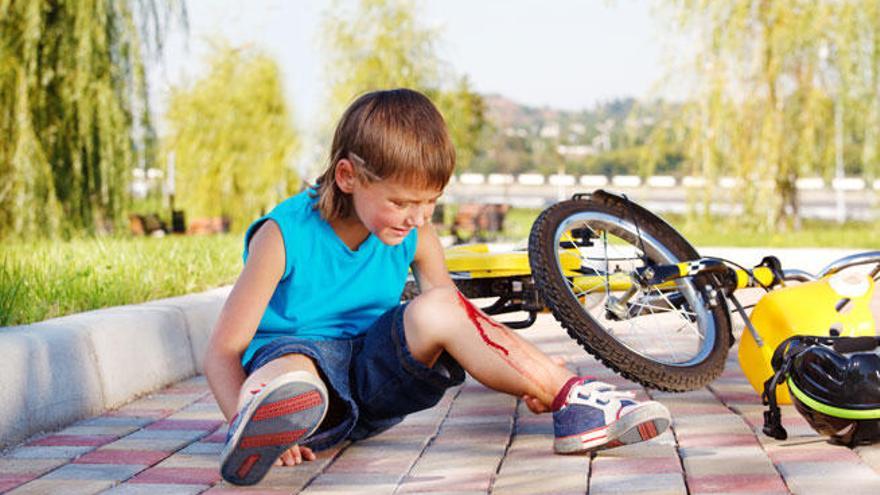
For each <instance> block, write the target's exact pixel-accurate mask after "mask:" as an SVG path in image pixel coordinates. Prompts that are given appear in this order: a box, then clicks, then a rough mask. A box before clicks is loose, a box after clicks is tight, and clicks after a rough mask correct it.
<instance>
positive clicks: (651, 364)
mask: <svg viewBox="0 0 880 495" xmlns="http://www.w3.org/2000/svg"><path fill="white" fill-rule="evenodd" d="M572 258H574V260H572ZM698 258H699V255H698V254H697V251H696V250H695V249H694V248H693V247H692V246H691V245H690V244H689V243H688V242H687V241H686V240H685V239H684V238H683V237H682V236H681V235H680V234H679V233H678V232H677V231H676V230H675V229H674V228H672V227H671V226H669V225H668V224H667V223H666V222H664V221H663V220H661V219H660V218H658V217H656V216H655V215H653V214H651V213H650V212H648V211H647V210H645V209H643V208H641V207H639V206H638V205H635V204H634V203H632V202H630V201H629V200H627V199H625V198H622V197H619V196H616V195H612V194H610V193H606V192H604V191H597V192H595V193H593V194H592V195H590V197H589V199H580V198H576V199H573V200H568V201H563V202H561V203H558V204H556V205H554V206H552V207H550V208H548V209H547V210H545V211H544V212H543V213H541V215H540V216H539V217H538V219H537V220H536V221H535V223H534V225H533V226H532V231H531V234H530V236H529V263H530V265H531V268H532V276H533V277H534V279H535V283H536V285H537V287H538V291H539V293H540V294H541V296H542V297H543V299H544V302H545V303H546V305H547V307H548V308H550V310H551V312H552V313H553V315H554V316H555V317H556V319H557V320H559V322H560V323H561V324H562V326H563V327H564V328H565V329H566V330H567V331H568V333H569V335H570V336H571V337H572V338H574V339H575V340H576V341H577V342H578V343H580V344H581V346H583V347H584V348H585V349H586V350H587V351H588V352H590V353H591V354H593V355H594V356H596V357H597V358H599V359H600V360H601V361H602V362H603V363H604V364H605V365H607V366H609V367H610V368H612V369H613V370H615V371H617V372H618V373H620V374H621V375H623V376H624V377H626V378H629V379H631V380H634V381H636V382H639V383H641V384H643V385H646V386H649V387H653V388H657V389H660V390H666V391H679V392H682V391H687V390H694V389H697V388H700V387H702V386H704V385H706V384H707V383H709V382H711V381H712V380H714V379H715V378H717V377H718V376H719V375H720V374H721V372H722V371H723V369H724V362H725V359H726V357H727V352H728V349H729V347H730V343H731V339H732V335H731V332H730V315H729V313H728V312H727V306H726V303H725V302H724V299H723V298H715V300H714V301H708V300H707V296H706V295H705V294H704V290H701V289H703V288H705V287H706V285H707V284H708V285H710V288H711V280H710V279H709V278H707V277H706V276H700V277H695V278H684V279H680V280H678V281H676V282H675V283H674V284H670V285H668V286H665V287H663V288H658V287H648V288H641V287H639V286H638V285H637V284H636V285H634V284H633V283H631V278H630V275H629V274H630V273H632V272H633V270H635V269H636V268H639V267H643V266H652V265H657V264H669V263H677V262H680V261H687V260H694V259H698ZM573 261H574V262H573ZM636 289H637V290H636ZM627 290H631V291H634V293H633V292H631V293H627Z"/></svg>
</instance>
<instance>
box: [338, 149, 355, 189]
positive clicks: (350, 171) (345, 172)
mask: <svg viewBox="0 0 880 495" xmlns="http://www.w3.org/2000/svg"><path fill="white" fill-rule="evenodd" d="M334 178H335V179H336V185H337V186H339V189H340V190H341V191H342V192H344V193H348V194H351V192H352V191H353V190H354V183H355V181H356V180H357V173H356V172H355V170H354V164H352V163H351V162H350V161H349V160H348V159H346V158H343V159H341V160H339V162H337V163H336V176H335V177H334Z"/></svg>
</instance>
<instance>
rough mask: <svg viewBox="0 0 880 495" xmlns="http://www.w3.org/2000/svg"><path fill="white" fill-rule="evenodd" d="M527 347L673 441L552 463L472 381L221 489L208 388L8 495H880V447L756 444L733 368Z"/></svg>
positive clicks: (6, 474) (542, 323)
mask: <svg viewBox="0 0 880 495" xmlns="http://www.w3.org/2000/svg"><path fill="white" fill-rule="evenodd" d="M523 335H525V336H527V337H528V338H530V339H532V340H533V341H535V342H536V343H537V344H538V345H539V346H540V347H541V348H543V349H544V350H545V351H547V352H548V353H550V354H553V355H556V356H561V357H563V358H564V359H565V360H566V362H567V363H568V365H569V366H570V367H571V368H572V369H576V370H577V371H578V372H580V373H582V374H589V375H593V376H597V377H599V378H600V379H603V380H605V381H608V382H612V383H614V384H616V385H618V386H619V387H621V388H623V389H626V390H632V391H634V392H636V394H637V396H638V397H640V398H647V397H652V398H654V399H656V400H659V401H661V402H663V403H664V404H665V405H666V406H667V407H669V409H670V411H671V412H672V415H673V425H672V428H671V429H670V430H669V431H667V432H666V433H664V434H663V435H661V436H660V437H658V438H656V439H654V440H652V441H651V442H648V443H643V444H638V445H633V446H627V447H623V448H619V449H614V450H609V451H605V452H601V453H599V454H598V455H596V456H593V457H592V458H591V457H587V456H557V455H553V454H552V452H551V449H552V435H553V428H552V419H551V416H550V415H549V414H544V415H537V416H536V415H533V414H531V413H530V412H529V411H528V410H527V408H525V406H524V405H523V404H522V403H521V402H520V401H518V400H517V399H516V398H513V397H509V396H505V395H503V394H500V393H496V392H493V391H490V390H488V389H486V388H484V387H483V386H482V385H480V384H478V383H476V382H474V381H472V380H470V379H469V380H468V381H467V382H466V383H465V384H464V385H462V386H461V387H458V388H456V389H454V390H450V391H449V392H448V393H447V395H446V396H445V397H444V398H443V400H442V401H441V402H440V404H438V405H437V406H436V407H434V408H433V409H431V410H428V411H423V412H420V413H418V414H414V415H411V416H409V417H408V418H407V419H406V420H405V421H404V422H403V423H401V424H400V425H398V426H396V427H394V428H392V429H390V430H388V431H386V432H384V433H382V434H380V435H378V436H375V437H373V438H370V439H367V440H364V441H361V442H357V443H352V444H345V445H340V446H337V447H336V448H334V449H332V450H329V451H325V452H321V453H320V454H318V460H316V461H314V462H307V463H304V464H302V465H300V466H296V467H287V468H284V467H276V468H273V469H272V470H271V471H270V472H269V474H268V476H267V477H266V479H265V480H264V481H263V482H262V483H260V484H259V485H257V486H255V487H250V488H236V487H232V486H230V485H228V484H225V483H223V482H222V481H221V480H220V475H219V472H218V457H219V453H220V450H221V449H222V447H223V444H222V442H223V440H224V435H225V428H226V426H225V424H224V422H223V421H222V416H221V414H220V411H219V409H218V408H217V405H216V404H215V402H214V400H213V398H212V397H211V395H210V393H209V391H208V387H207V384H206V382H205V380H204V377H201V376H200V377H195V378H192V379H190V380H187V381H185V382H182V383H179V384H176V385H174V386H172V387H169V388H166V389H164V390H161V391H159V392H157V393H155V394H152V395H150V396H148V397H143V398H140V399H138V400H135V401H133V402H131V403H129V404H128V405H126V406H124V407H122V408H120V409H118V410H116V411H111V412H108V413H105V414H103V415H101V416H97V417H94V418H90V419H87V420H84V421H80V422H78V423H76V424H74V425H71V426H69V427H67V428H65V429H63V430H61V431H57V432H52V433H49V434H46V435H43V436H41V437H36V438H33V439H31V440H29V441H28V442H26V443H24V444H22V445H20V446H18V447H16V448H14V449H11V450H9V451H7V452H4V453H3V455H2V456H0V492H3V493H10V494H15V495H20V494H36V493H63V494H92V493H108V494H114V495H129V494H131V495H135V494H138V495H139V494H150V495H153V494H156V495H158V494H198V493H205V494H212V495H213V494H264V493H265V494H278V493H304V494H311V493H320V494H351V493H369V494H386V493H387V494H392V493H400V494H405V493H474V494H485V493H496V494H530V495H531V494H544V493H548V494H549V493H554V494H560V493H581V494H583V493H590V494H594V495H598V494H634V493H637V494H650V495H655V494H691V495H693V494H701V493H730V494H733V493H749V494H751V495H759V494H785V493H798V494H801V493H808V494H811V493H816V494H822V493H835V494H839V493H841V492H842V491H844V490H845V493H846V495H856V494H869V493H870V494H877V493H880V445H877V446H867V447H859V448H857V449H854V450H850V449H848V448H846V447H842V446H837V445H832V444H830V443H828V442H826V441H825V440H824V439H823V438H821V437H819V436H818V435H817V434H816V433H815V432H813V431H812V430H811V429H810V428H809V426H808V425H807V424H806V423H805V422H804V420H803V419H802V418H801V417H800V416H799V415H798V414H797V413H796V412H795V411H794V410H793V409H792V408H791V406H785V407H784V410H783V417H784V423H785V426H786V428H787V429H788V431H789V435H790V437H789V439H788V440H786V441H777V440H773V439H770V438H768V437H765V436H763V435H762V434H761V433H760V427H761V422H762V415H761V413H762V411H763V408H762V406H761V405H760V401H759V399H758V397H757V394H755V393H754V391H752V389H751V387H750V386H749V385H748V382H747V381H746V379H745V377H744V376H743V375H742V372H741V371H740V369H739V366H738V364H737V362H736V357H735V356H736V352H735V351H736V349H735V348H734V349H733V350H732V351H731V353H730V359H729V361H728V365H727V369H726V371H725V373H724V375H723V376H722V377H721V378H720V379H719V380H717V381H716V382H715V383H713V384H712V385H710V386H708V387H706V388H704V389H701V390H698V391H694V392H690V393H685V394H668V393H658V392H653V391H647V390H645V389H644V388H642V387H641V386H638V385H636V384H633V383H631V382H628V381H626V380H624V379H622V378H620V377H618V376H617V375H615V374H613V373H611V372H610V371H608V370H606V369H605V368H603V367H602V366H601V365H599V364H598V363H597V362H596V361H595V360H594V359H592V358H591V357H590V356H588V355H587V354H586V353H585V352H584V351H582V350H581V349H580V348H579V347H578V346H577V345H575V344H574V343H573V342H572V341H571V340H569V339H568V338H567V336H565V334H564V333H563V332H562V330H560V328H559V327H558V325H556V323H555V322H554V321H553V319H552V318H551V317H549V316H547V315H543V316H541V317H540V318H539V320H538V323H537V324H536V325H535V326H534V327H533V328H531V329H529V330H526V331H524V332H523Z"/></svg>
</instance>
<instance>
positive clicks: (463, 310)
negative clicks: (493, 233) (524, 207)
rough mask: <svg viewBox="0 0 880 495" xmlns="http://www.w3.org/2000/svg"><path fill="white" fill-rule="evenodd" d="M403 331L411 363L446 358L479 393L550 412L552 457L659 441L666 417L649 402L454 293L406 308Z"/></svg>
mask: <svg viewBox="0 0 880 495" xmlns="http://www.w3.org/2000/svg"><path fill="white" fill-rule="evenodd" d="M404 329H405V335H406V339H407V344H408V346H409V349H410V352H411V353H412V355H413V357H415V358H416V359H417V360H419V361H421V362H422V363H424V364H427V365H429V366H430V365H433V363H434V362H435V361H436V360H437V359H438V358H439V356H440V355H441V353H442V352H443V351H446V352H448V353H449V354H450V355H452V357H453V358H455V359H456V360H457V361H458V362H459V363H460V364H461V365H462V367H464V369H465V370H467V371H468V372H469V373H470V374H471V375H473V376H474V378H476V379H477V380H478V381H480V382H481V383H483V384H484V385H486V386H488V387H490V388H493V389H495V390H499V391H502V392H506V393H509V394H513V395H517V396H521V397H522V396H529V397H533V398H535V399H537V400H538V401H539V402H540V407H539V406H535V405H533V404H529V408H530V409H532V410H533V411H536V412H541V411H547V410H551V411H553V429H554V436H555V439H554V443H553V446H554V450H555V451H556V452H558V453H584V452H590V451H593V450H597V449H602V448H611V447H616V446H619V445H626V444H630V443H635V442H640V441H643V440H648V439H650V438H653V437H655V436H657V435H659V434H660V433H662V432H663V431H664V430H665V429H666V428H667V427H668V426H669V422H670V417H669V411H667V410H666V408H665V407H664V406H663V405H662V404H660V403H658V402H654V401H646V402H637V401H635V400H634V399H633V395H632V394H631V393H626V392H618V391H616V390H614V387H612V386H611V385H608V384H606V383H602V382H598V381H595V380H592V379H589V378H578V377H575V376H574V374H572V373H571V372H569V371H568V370H567V369H566V368H564V367H563V366H561V365H559V364H557V363H556V362H554V361H553V360H552V359H550V357H548V356H547V355H546V354H544V353H543V352H541V351H540V350H539V349H538V348H537V347H535V346H534V345H532V344H531V343H530V342H528V341H526V340H525V339H523V338H522V337H520V336H519V335H517V334H516V333H514V332H513V331H512V330H510V329H509V328H507V327H505V326H503V325H501V324H499V323H496V322H494V321H492V320H490V319H489V317H488V316H486V315H485V313H483V312H482V311H480V310H479V309H477V308H476V307H475V306H474V305H473V303H471V302H470V301H468V300H467V299H466V298H464V296H462V295H461V293H459V292H458V291H457V290H455V289H452V288H436V289H432V290H430V291H427V292H426V293H424V294H422V295H421V296H419V297H418V298H416V299H415V300H414V301H413V302H411V303H410V304H409V306H408V307H407V310H406V313H405V314H404Z"/></svg>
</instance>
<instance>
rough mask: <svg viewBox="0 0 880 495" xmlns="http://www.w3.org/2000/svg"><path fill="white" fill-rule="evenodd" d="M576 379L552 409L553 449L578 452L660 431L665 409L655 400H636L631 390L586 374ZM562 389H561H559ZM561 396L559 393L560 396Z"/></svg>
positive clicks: (644, 437)
mask: <svg viewBox="0 0 880 495" xmlns="http://www.w3.org/2000/svg"><path fill="white" fill-rule="evenodd" d="M574 380H577V381H576V382H574V383H571V382H570V384H569V385H567V386H568V387H570V389H569V390H568V392H567V394H566V395H565V396H564V401H563V402H562V404H561V407H559V408H558V409H557V408H554V409H556V410H554V412H553V433H554V436H555V438H554V440H553V450H554V451H555V452H556V453H558V454H581V453H586V452H593V451H596V450H602V449H610V448H613V447H619V446H621V445H629V444H631V443H636V442H642V441H644V440H648V439H651V438H654V437H656V436H657V435H659V434H661V433H663V432H664V431H665V430H666V428H667V427H668V426H669V422H670V417H669V411H668V410H667V409H666V407H664V406H663V404H660V403H659V402H655V401H645V402H637V401H635V400H634V399H633V398H634V396H635V394H633V393H632V392H621V391H618V390H615V389H614V386H613V385H609V384H607V383H603V382H599V381H594V380H592V379H590V378H580V379H572V381H574ZM564 393H565V389H564V388H563V390H562V391H561V392H560V395H561V394H564ZM560 399H562V397H560Z"/></svg>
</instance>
